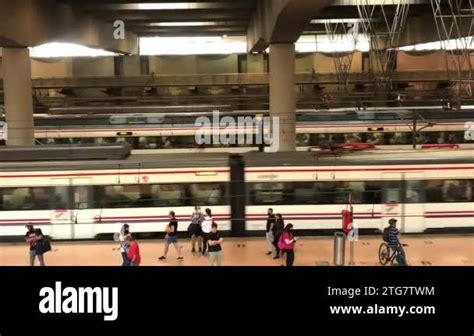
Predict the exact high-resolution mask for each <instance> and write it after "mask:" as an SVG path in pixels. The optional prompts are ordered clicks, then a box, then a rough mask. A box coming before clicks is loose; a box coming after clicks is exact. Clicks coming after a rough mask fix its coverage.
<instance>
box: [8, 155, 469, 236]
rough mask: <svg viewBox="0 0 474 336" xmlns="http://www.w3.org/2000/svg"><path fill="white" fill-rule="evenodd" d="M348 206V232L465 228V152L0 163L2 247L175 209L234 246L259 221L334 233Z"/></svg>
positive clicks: (161, 220) (136, 223)
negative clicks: (389, 226) (27, 235)
mask: <svg viewBox="0 0 474 336" xmlns="http://www.w3.org/2000/svg"><path fill="white" fill-rule="evenodd" d="M349 195H351V198H352V201H353V206H354V224H355V226H357V227H358V228H360V229H369V230H381V229H382V228H383V227H384V226H386V223H387V220H388V219H389V218H392V217H395V218H398V219H399V223H400V227H401V229H402V231H403V232H424V231H426V230H430V229H455V228H473V227H474V156H473V151H470V150H444V151H443V150H433V151H392V152H388V151H370V152H363V153H352V154H342V155H336V156H335V155H314V154H312V153H308V152H297V153H275V154H265V153H258V152H251V153H248V154H245V155H242V156H241V155H234V156H230V157H229V155H226V154H218V153H206V154H198V155H196V154H195V155H193V154H189V155H186V156H185V157H183V156H182V155H179V154H175V155H173V154H163V155H131V156H129V157H128V158H126V159H124V160H117V159H113V160H101V161H98V160H89V161H85V160H79V161H74V160H66V161H35V162H3V163H0V236H4V237H11V236H21V235H23V234H24V232H25V228H24V225H25V224H27V223H33V224H35V225H36V226H39V227H41V228H42V230H43V232H44V233H45V234H47V235H49V236H51V237H52V238H53V239H92V238H97V237H101V236H103V235H110V234H112V233H115V232H118V230H119V229H120V226H121V223H129V224H130V225H131V229H132V231H134V232H140V233H162V232H163V231H164V229H165V226H166V224H167V223H168V217H167V215H168V213H169V211H170V210H173V211H175V212H176V214H177V218H178V220H179V222H180V225H179V231H186V229H187V227H188V225H189V218H190V214H191V213H192V211H193V206H194V205H197V204H199V205H202V207H209V208H211V209H212V211H213V214H214V218H215V220H216V222H217V223H218V224H219V226H220V230H221V231H227V232H228V233H229V234H232V235H234V236H245V235H252V234H257V233H259V232H260V231H262V230H264V228H265V220H266V210H267V208H270V207H271V208H273V209H274V211H275V212H276V213H281V214H282V215H283V217H284V219H285V221H286V223H289V222H291V223H293V224H294V226H295V229H296V230H308V231H311V232H313V233H316V231H317V230H337V229H340V228H341V211H342V210H344V209H347V207H348V199H349Z"/></svg>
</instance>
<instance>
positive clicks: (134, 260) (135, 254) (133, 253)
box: [126, 233, 142, 266]
mask: <svg viewBox="0 0 474 336" xmlns="http://www.w3.org/2000/svg"><path fill="white" fill-rule="evenodd" d="M126 241H127V244H128V252H127V256H128V259H129V260H130V266H140V263H141V261H142V257H141V255H140V247H139V246H138V242H137V241H136V240H135V238H134V237H133V234H131V233H130V234H128V235H127V237H126Z"/></svg>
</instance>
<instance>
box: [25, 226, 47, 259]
mask: <svg viewBox="0 0 474 336" xmlns="http://www.w3.org/2000/svg"><path fill="white" fill-rule="evenodd" d="M26 229H27V230H28V231H27V232H26V234H25V241H26V242H27V243H28V244H29V245H30V266H34V265H35V259H36V257H38V260H39V263H40V266H46V264H45V262H44V255H43V254H38V253H37V252H36V245H37V244H38V243H39V242H40V241H42V240H43V238H44V237H43V232H42V231H41V229H35V228H34V226H33V224H27V225H26Z"/></svg>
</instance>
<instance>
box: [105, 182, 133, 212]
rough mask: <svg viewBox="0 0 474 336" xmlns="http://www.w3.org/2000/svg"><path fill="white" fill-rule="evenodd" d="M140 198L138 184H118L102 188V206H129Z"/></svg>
mask: <svg viewBox="0 0 474 336" xmlns="http://www.w3.org/2000/svg"><path fill="white" fill-rule="evenodd" d="M139 198H140V188H139V186H138V185H117V186H105V187H102V188H100V207H101V208H129V207H134V204H135V203H136V202H137V200H138V199H139Z"/></svg>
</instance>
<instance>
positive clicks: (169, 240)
mask: <svg viewBox="0 0 474 336" xmlns="http://www.w3.org/2000/svg"><path fill="white" fill-rule="evenodd" d="M169 218H170V223H169V224H168V226H167V227H166V236H165V253H164V254H163V256H161V257H159V258H158V260H166V256H167V255H168V249H169V247H170V245H171V244H173V246H174V247H175V249H176V252H177V253H178V260H183V257H182V256H181V248H180V247H179V245H178V221H177V220H176V215H175V213H174V211H170V213H169Z"/></svg>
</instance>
